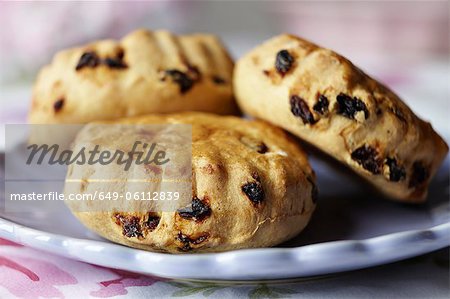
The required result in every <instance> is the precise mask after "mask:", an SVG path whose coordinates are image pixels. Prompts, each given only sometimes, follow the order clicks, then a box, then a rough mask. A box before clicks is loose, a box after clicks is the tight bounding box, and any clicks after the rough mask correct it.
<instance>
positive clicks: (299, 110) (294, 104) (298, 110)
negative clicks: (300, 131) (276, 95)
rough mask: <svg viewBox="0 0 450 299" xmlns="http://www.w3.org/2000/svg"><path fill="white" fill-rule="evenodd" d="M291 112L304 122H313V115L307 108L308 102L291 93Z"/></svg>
mask: <svg viewBox="0 0 450 299" xmlns="http://www.w3.org/2000/svg"><path fill="white" fill-rule="evenodd" d="M289 102H290V104H291V112H292V114H294V115H295V116H298V117H300V118H301V119H302V120H303V123H304V124H308V123H309V124H314V123H315V122H316V121H315V120H314V116H313V114H312V113H311V110H309V107H308V104H307V103H306V102H305V101H304V100H303V99H302V98H300V97H299V96H296V95H293V96H291V99H290V101H289Z"/></svg>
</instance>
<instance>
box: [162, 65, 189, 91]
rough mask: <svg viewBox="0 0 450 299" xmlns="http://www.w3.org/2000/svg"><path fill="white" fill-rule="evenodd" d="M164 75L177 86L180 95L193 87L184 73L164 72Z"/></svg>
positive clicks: (175, 71) (173, 70) (176, 71)
mask: <svg viewBox="0 0 450 299" xmlns="http://www.w3.org/2000/svg"><path fill="white" fill-rule="evenodd" d="M165 74H166V75H167V76H170V77H171V78H172V81H173V82H175V83H176V84H178V86H179V88H180V92H181V93H185V92H187V91H188V90H189V89H191V88H192V86H193V85H194V81H193V80H192V79H191V78H190V77H189V76H188V75H186V74H185V73H183V72H181V71H179V70H175V69H172V70H166V71H165Z"/></svg>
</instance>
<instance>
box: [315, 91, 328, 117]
mask: <svg viewBox="0 0 450 299" xmlns="http://www.w3.org/2000/svg"><path fill="white" fill-rule="evenodd" d="M329 104H330V102H329V101H328V98H327V97H326V96H324V95H323V94H321V95H319V99H318V101H317V103H315V104H314V106H313V109H314V111H316V112H317V113H320V114H325V113H327V112H328V105H329Z"/></svg>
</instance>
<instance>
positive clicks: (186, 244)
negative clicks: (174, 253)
mask: <svg viewBox="0 0 450 299" xmlns="http://www.w3.org/2000/svg"><path fill="white" fill-rule="evenodd" d="M208 237H209V234H208V233H204V234H202V235H200V236H199V237H198V238H195V239H193V238H191V237H189V236H187V235H185V234H183V233H182V232H179V233H178V235H177V240H178V241H180V242H181V243H182V245H183V246H182V247H180V248H179V249H180V250H181V251H189V250H191V249H192V247H191V244H193V245H198V244H200V243H202V242H204V241H206V240H207V239H208Z"/></svg>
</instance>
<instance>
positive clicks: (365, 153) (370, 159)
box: [351, 145, 383, 174]
mask: <svg viewBox="0 0 450 299" xmlns="http://www.w3.org/2000/svg"><path fill="white" fill-rule="evenodd" d="M351 157H352V159H353V160H355V161H356V162H358V164H360V165H362V167H363V168H364V169H366V170H368V171H370V172H371V173H373V174H379V173H380V172H381V165H382V162H383V161H382V160H381V159H380V158H379V157H378V152H377V150H376V149H374V148H373V147H370V146H368V145H363V146H361V147H359V148H357V149H356V150H354V151H353V152H352V154H351Z"/></svg>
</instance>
